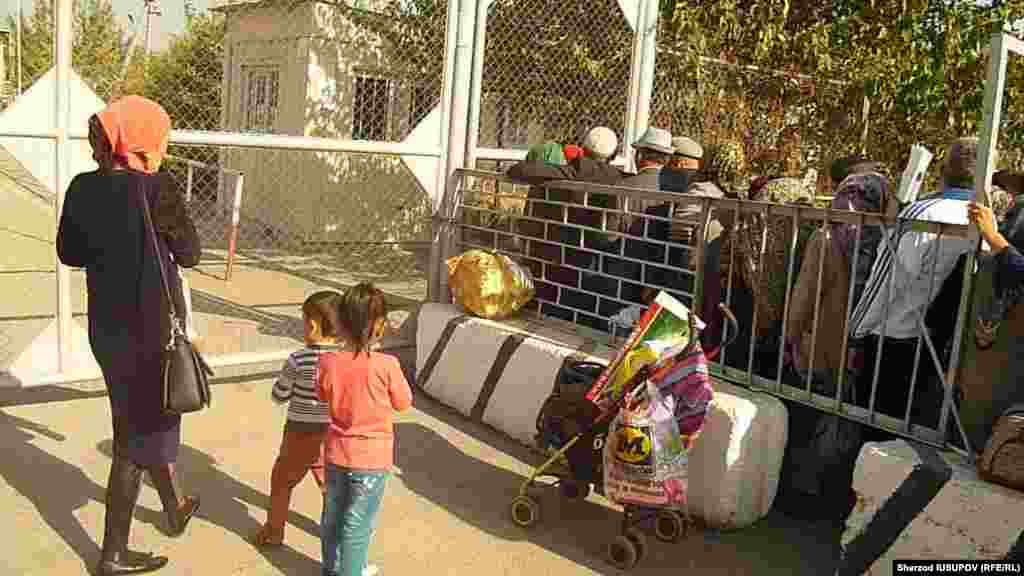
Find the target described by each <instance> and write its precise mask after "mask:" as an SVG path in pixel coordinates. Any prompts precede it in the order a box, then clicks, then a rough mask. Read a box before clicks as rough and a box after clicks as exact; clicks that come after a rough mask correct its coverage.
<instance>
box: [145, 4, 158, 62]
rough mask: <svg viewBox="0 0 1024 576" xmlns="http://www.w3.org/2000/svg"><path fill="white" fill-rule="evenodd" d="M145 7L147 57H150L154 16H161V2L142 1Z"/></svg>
mask: <svg viewBox="0 0 1024 576" xmlns="http://www.w3.org/2000/svg"><path fill="white" fill-rule="evenodd" d="M142 2H143V4H144V5H145V12H146V39H145V42H146V56H147V57H148V56H149V52H150V50H152V44H151V42H152V36H153V32H152V31H153V16H159V15H160V0H142Z"/></svg>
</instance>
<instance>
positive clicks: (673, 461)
mask: <svg viewBox="0 0 1024 576" xmlns="http://www.w3.org/2000/svg"><path fill="white" fill-rule="evenodd" d="M637 390H638V391H639V394H637V398H636V399H634V398H628V399H627V401H626V404H625V405H624V407H623V408H622V410H620V411H619V413H618V415H616V417H615V419H614V420H613V421H612V424H611V427H610V428H609V431H608V437H607V440H606V442H605V447H604V489H605V494H606V495H607V496H608V498H609V499H611V500H612V501H614V502H618V503H620V504H633V505H637V506H651V507H658V508H682V507H684V506H685V505H686V481H687V462H688V458H689V450H688V449H687V447H686V446H684V444H683V442H682V439H681V437H680V435H679V428H678V426H677V424H676V418H675V406H674V400H673V398H672V396H670V395H666V394H662V393H661V392H659V391H658V388H657V386H655V385H654V384H653V383H651V382H650V381H648V382H646V383H645V384H644V386H642V387H639V388H638V389H637Z"/></svg>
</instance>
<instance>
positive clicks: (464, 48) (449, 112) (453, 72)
mask: <svg viewBox="0 0 1024 576" xmlns="http://www.w3.org/2000/svg"><path fill="white" fill-rule="evenodd" d="M476 2H477V0H450V2H449V3H448V20H447V28H446V29H447V31H448V39H447V43H446V50H445V78H444V85H443V89H442V100H441V105H442V108H441V131H442V132H443V134H442V135H441V142H442V143H443V144H442V146H441V150H442V154H443V156H442V158H441V162H440V163H439V164H440V166H441V170H440V171H439V174H438V186H437V191H438V194H437V198H436V199H435V205H434V206H435V215H436V216H438V217H439V218H440V220H438V223H439V225H438V226H435V229H434V241H433V244H432V245H431V248H430V262H431V264H430V278H429V286H428V297H429V298H430V299H431V300H437V299H438V298H440V296H441V293H440V289H441V285H442V284H443V282H442V280H441V266H442V262H441V256H442V254H443V253H444V252H445V250H444V248H443V247H442V246H441V243H443V242H446V238H447V237H448V235H447V233H446V227H447V223H446V221H445V220H444V219H445V218H447V217H448V214H447V211H446V210H444V208H445V206H446V204H445V202H444V199H445V197H446V196H447V191H448V186H447V184H448V178H449V176H450V175H451V174H452V173H453V172H454V171H455V170H457V169H459V168H462V167H464V166H465V165H466V132H467V128H468V126H469V96H470V90H471V86H470V82H471V77H472V51H471V49H472V42H473V30H474V27H473V23H474V19H475V15H476V10H475V9H474V5H475V4H476Z"/></svg>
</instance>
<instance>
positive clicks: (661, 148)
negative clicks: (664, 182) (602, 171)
mask: <svg viewBox="0 0 1024 576" xmlns="http://www.w3.org/2000/svg"><path fill="white" fill-rule="evenodd" d="M633 149H634V150H636V167H637V173H636V175H635V176H630V177H628V178H625V179H623V181H622V185H623V186H629V187H632V188H647V189H648V190H659V189H660V188H661V186H660V174H661V169H662V168H664V167H665V166H666V165H667V164H668V162H669V159H671V158H672V154H673V153H675V148H674V147H673V146H672V134H670V133H669V131H668V130H663V129H661V128H654V127H651V128H648V129H647V131H646V132H644V135H643V136H641V137H640V139H639V140H637V141H636V142H634V143H633Z"/></svg>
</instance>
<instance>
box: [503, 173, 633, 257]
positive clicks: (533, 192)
mask: <svg viewBox="0 0 1024 576" xmlns="http://www.w3.org/2000/svg"><path fill="white" fill-rule="evenodd" d="M506 174H507V175H508V177H509V178H514V179H516V180H521V181H523V182H527V183H529V184H533V185H535V186H540V185H543V184H544V183H545V182H550V181H554V180H569V181H577V182H592V183H595V184H607V185H613V186H614V185H616V184H618V183H619V182H621V181H622V177H623V174H622V172H620V171H619V169H618V168H616V167H615V166H612V165H611V164H609V163H607V162H600V161H597V160H594V159H592V158H588V157H586V156H580V157H579V158H576V159H574V160H573V161H572V162H569V163H568V164H565V165H562V166H552V165H550V164H545V163H544V162H543V161H542V160H524V161H522V162H519V163H516V164H514V165H512V166H511V167H509V169H508V172H506ZM529 196H530V198H535V199H544V190H543V189H541V188H532V189H530V192H529ZM550 199H551V200H552V201H555V202H564V203H572V204H582V203H583V194H582V193H579V192H570V191H568V190H556V189H552V190H550ZM590 205H591V206H596V207H600V208H608V209H615V208H617V207H618V201H617V198H616V197H615V196H612V195H608V194H593V195H591V197H590ZM530 215H531V216H533V217H535V218H542V219H545V220H556V221H560V220H561V219H562V209H561V207H560V206H556V205H552V204H545V203H535V204H533V206H532V210H531V214H530ZM618 221H619V218H618V217H617V215H616V214H613V213H609V214H608V223H607V225H608V229H609V230H617V229H618V226H619V223H618ZM569 222H571V223H573V224H577V225H580V226H589V227H591V228H600V227H601V213H600V212H598V211H595V210H588V209H586V208H576V209H569ZM554 230H555V231H556V237H555V238H551V239H552V240H555V241H558V242H561V243H564V244H569V245H575V244H577V243H578V242H579V233H578V231H576V230H573V229H571V228H566V227H562V226H557V227H554ZM587 236H588V237H593V238H592V240H591V242H588V244H595V243H596V244H602V243H603V242H604V241H606V239H604V238H602V236H603V235H602V234H600V233H598V232H594V233H588V234H587Z"/></svg>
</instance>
